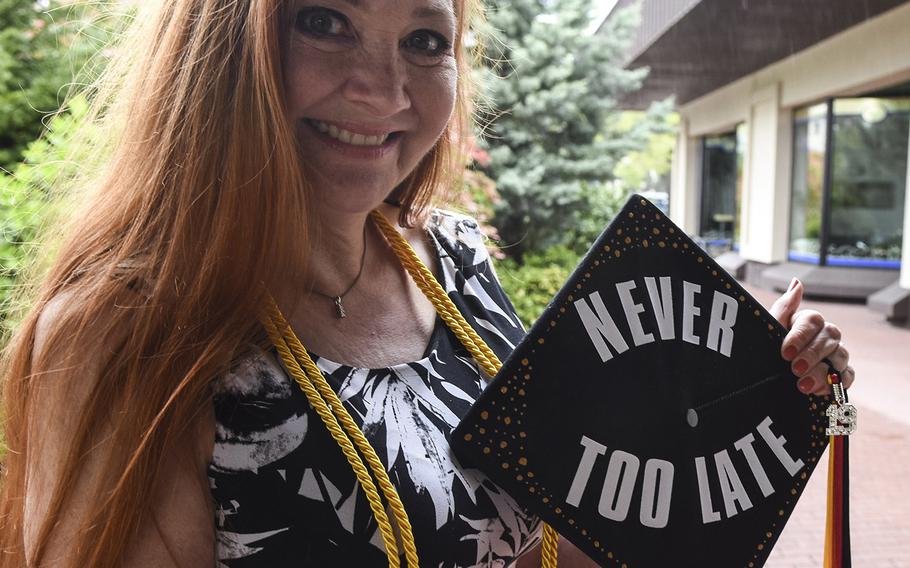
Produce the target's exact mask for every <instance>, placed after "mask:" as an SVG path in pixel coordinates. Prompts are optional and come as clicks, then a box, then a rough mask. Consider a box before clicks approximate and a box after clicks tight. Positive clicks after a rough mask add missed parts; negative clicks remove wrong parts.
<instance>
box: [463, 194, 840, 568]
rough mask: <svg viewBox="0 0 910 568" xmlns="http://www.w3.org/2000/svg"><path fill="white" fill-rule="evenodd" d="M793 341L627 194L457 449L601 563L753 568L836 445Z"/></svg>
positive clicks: (468, 422) (469, 420)
mask: <svg viewBox="0 0 910 568" xmlns="http://www.w3.org/2000/svg"><path fill="white" fill-rule="evenodd" d="M785 333H786V330H785V329H784V328H783V327H782V326H781V325H780V324H779V323H778V322H777V321H776V320H775V319H774V318H773V317H772V316H771V315H770V314H769V313H768V312H767V311H766V310H765V309H764V308H763V307H762V306H761V305H760V304H759V303H758V302H756V301H755V299H754V298H752V296H750V295H749V294H748V292H746V291H745V290H744V289H743V288H742V287H741V286H740V285H739V284H738V283H737V282H736V280H735V279H733V278H732V277H731V276H730V275H729V274H727V273H726V272H725V271H724V270H723V269H721V268H720V267H719V266H718V265H717V263H716V262H714V260H713V259H712V258H711V257H710V256H708V255H707V254H706V253H705V252H704V251H703V250H701V249H700V248H699V247H698V246H696V245H695V244H694V243H693V242H692V240H691V239H689V238H688V237H687V236H686V235H685V234H684V233H683V232H682V231H681V230H680V229H679V228H678V227H676V226H675V225H674V224H673V223H672V222H671V221H670V220H669V219H668V218H667V217H666V216H665V215H664V214H663V213H661V212H660V211H659V210H658V209H657V208H656V207H654V206H653V205H652V204H651V203H649V202H648V201H647V200H645V199H643V198H642V197H640V196H633V197H632V198H631V199H630V200H629V202H628V203H627V204H626V205H625V207H624V208H623V210H622V211H621V212H620V213H619V215H618V216H617V217H616V219H615V220H614V221H613V222H612V223H611V224H610V226H609V227H608V228H607V230H606V231H604V233H603V234H602V235H601V236H600V238H599V239H598V240H597V242H596V243H595V244H594V246H593V247H592V248H591V250H590V251H589V252H588V254H587V255H586V256H585V258H584V260H583V261H582V262H581V263H580V264H579V266H578V268H577V269H576V270H575V272H574V273H573V274H572V277H571V278H570V279H569V280H568V282H567V283H566V284H565V285H564V286H563V288H562V290H560V292H559V294H557V296H556V297H555V298H554V299H553V301H552V302H551V303H550V304H549V306H547V309H546V311H545V312H544V314H543V315H542V316H541V317H540V319H539V320H538V321H537V322H536V323H535V324H534V326H533V327H532V329H531V331H530V333H529V334H528V336H527V337H526V338H525V340H524V341H523V342H522V343H521V344H520V345H519V346H518V347H517V348H516V349H515V351H514V352H513V353H512V355H511V356H510V357H509V359H508V360H507V361H506V362H505V363H504V365H503V367H502V370H501V372H500V373H499V374H498V375H497V376H496V377H495V379H494V380H493V381H492V383H491V384H490V385H489V387H488V388H487V389H486V390H485V391H484V393H483V395H482V396H481V397H480V399H479V400H478V401H477V402H476V404H475V405H474V406H473V407H472V409H471V411H470V412H469V414H468V415H467V416H466V417H465V419H464V420H463V421H462V422H461V424H459V426H458V428H457V429H456V430H455V432H453V436H452V445H453V447H454V449H455V451H456V455H457V456H458V457H459V459H460V460H461V461H462V463H464V464H465V465H471V466H476V467H478V468H480V469H482V470H483V471H485V472H486V473H487V474H488V475H489V476H490V477H491V478H492V479H493V480H494V481H496V482H497V483H498V484H500V485H501V486H502V487H503V488H504V489H505V490H506V491H507V492H508V493H510V494H511V495H512V496H513V497H514V498H515V499H516V500H517V501H518V502H519V503H521V504H522V505H523V506H525V507H526V508H527V509H529V510H531V511H533V512H535V513H537V514H538V515H540V516H541V517H542V518H543V520H544V521H546V522H547V523H549V524H550V525H551V526H552V527H553V528H555V529H556V530H557V531H558V532H559V533H560V534H562V535H563V536H564V537H565V538H567V539H568V540H570V541H572V542H573V543H574V544H575V545H576V546H578V547H579V548H580V549H581V550H583V551H585V552H586V553H587V554H588V555H590V556H591V557H592V558H593V559H594V560H596V561H597V562H599V563H600V564H601V565H602V566H617V567H620V566H622V567H623V568H625V567H628V568H637V567H645V568H647V567H663V566H700V567H702V566H723V567H737V566H742V567H750V568H754V567H758V566H761V565H762V564H763V563H764V561H765V560H766V559H767V557H768V554H769V552H770V550H771V547H772V546H773V545H774V543H775V541H776V540H777V538H778V537H779V536H780V533H781V531H782V530H783V527H784V524H785V523H786V521H787V518H788V517H789V515H790V513H791V511H792V510H793V507H794V506H795V505H796V501H797V499H798V498H799V495H800V493H801V492H802V490H803V488H804V487H805V486H806V482H807V480H808V478H809V475H810V474H811V472H812V470H813V469H814V467H815V465H816V464H817V462H818V459H819V456H820V455H821V453H822V451H823V450H824V448H825V446H826V444H827V438H826V436H825V426H826V422H827V421H826V419H825V414H824V413H825V408H826V406H827V403H826V401H825V399H824V398H818V397H813V396H806V395H803V394H801V393H800V392H799V391H798V390H797V389H796V384H795V381H796V379H795V377H794V376H793V375H792V374H791V373H790V368H789V364H788V363H787V362H786V361H784V360H783V359H782V357H781V355H780V348H781V342H782V340H783V336H784V334H785Z"/></svg>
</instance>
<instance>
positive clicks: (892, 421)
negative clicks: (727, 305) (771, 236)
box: [749, 288, 910, 568]
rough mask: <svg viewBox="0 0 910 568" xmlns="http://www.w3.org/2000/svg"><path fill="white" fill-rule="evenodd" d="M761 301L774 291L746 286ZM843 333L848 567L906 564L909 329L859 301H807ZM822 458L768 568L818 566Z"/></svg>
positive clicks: (909, 561)
mask: <svg viewBox="0 0 910 568" xmlns="http://www.w3.org/2000/svg"><path fill="white" fill-rule="evenodd" d="M749 291H750V292H751V293H752V294H753V295H754V296H755V297H756V298H757V299H758V300H759V301H761V302H762V303H763V304H764V305H765V306H770V305H771V303H772V302H773V301H774V298H776V294H774V293H771V292H768V291H766V290H758V289H754V288H750V289H749ZM804 307H806V308H812V309H816V310H818V311H820V312H822V313H823V314H824V315H825V317H826V319H828V320H830V321H833V322H835V323H837V325H838V326H839V327H840V328H841V329H842V330H843V332H844V345H845V346H846V347H847V348H848V349H849V351H850V364H851V366H852V367H853V368H854V369H856V375H857V379H856V385H855V386H854V387H853V388H851V390H850V401H851V402H852V403H853V404H855V405H856V407H857V410H858V412H859V419H858V424H859V430H858V431H857V433H856V434H854V435H853V436H852V437H851V440H850V525H851V544H852V552H853V566H855V567H856V568H910V483H908V477H910V412H908V411H907V410H906V409H907V408H908V405H910V329H907V328H900V327H895V326H892V325H890V324H888V323H887V322H885V321H884V319H883V318H882V317H881V316H880V315H878V314H875V313H872V312H871V311H869V310H868V309H866V307H865V306H863V305H857V304H841V303H829V302H811V301H806V302H804ZM826 483H827V460H822V463H820V464H819V466H818V468H817V469H816V471H815V472H814V473H813V475H812V478H811V480H810V481H809V484H808V485H807V486H806V490H805V492H804V493H803V495H802V498H801V499H800V501H799V503H798V504H797V506H796V509H795V510H794V512H793V516H791V517H790V521H789V522H788V523H787V527H786V528H785V529H784V532H783V534H782V535H781V537H780V540H779V541H778V543H777V545H776V546H775V547H774V550H773V551H772V553H771V556H770V558H769V559H768V562H767V563H766V565H765V566H767V568H821V567H822V548H823V543H824V526H825V524H824V523H825V492H826Z"/></svg>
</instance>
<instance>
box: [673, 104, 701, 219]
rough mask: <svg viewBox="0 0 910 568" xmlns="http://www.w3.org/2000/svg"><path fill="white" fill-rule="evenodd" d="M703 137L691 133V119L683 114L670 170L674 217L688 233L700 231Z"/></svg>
mask: <svg viewBox="0 0 910 568" xmlns="http://www.w3.org/2000/svg"><path fill="white" fill-rule="evenodd" d="M700 170H701V140H700V139H699V138H695V137H692V136H690V135H689V121H688V120H687V119H686V118H685V117H680V120H679V132H678V134H677V135H676V149H675V151H674V152H673V163H672V170H671V172H670V219H672V220H673V222H674V223H676V224H677V225H679V227H680V228H681V229H682V230H683V231H685V232H686V233H690V234H693V233H695V232H696V231H697V230H698V225H697V223H698V204H699V200H698V198H699V193H698V191H689V188H693V187H698V183H699V180H700V178H701V171H700Z"/></svg>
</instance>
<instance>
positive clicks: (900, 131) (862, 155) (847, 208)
mask: <svg viewBox="0 0 910 568" xmlns="http://www.w3.org/2000/svg"><path fill="white" fill-rule="evenodd" d="M908 140H910V98H843V99H832V100H830V101H828V102H826V103H823V104H820V105H815V106H812V107H808V108H805V109H800V110H798V111H797V112H796V116H795V124H794V156H793V186H792V207H791V219H790V259H791V260H796V261H803V262H812V263H817V264H823V265H832V266H865V267H879V268H899V267H900V258H901V242H902V238H903V234H902V232H903V218H904V199H905V198H906V184H907V150H908V148H907V146H908ZM829 148H830V151H829Z"/></svg>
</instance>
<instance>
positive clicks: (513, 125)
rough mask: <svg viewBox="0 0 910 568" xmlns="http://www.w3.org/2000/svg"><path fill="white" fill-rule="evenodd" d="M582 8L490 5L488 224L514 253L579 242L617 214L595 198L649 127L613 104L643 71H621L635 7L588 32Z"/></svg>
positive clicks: (562, 3) (553, 2)
mask: <svg viewBox="0 0 910 568" xmlns="http://www.w3.org/2000/svg"><path fill="white" fill-rule="evenodd" d="M590 8H591V0H495V1H493V2H492V3H491V9H490V11H489V14H488V17H489V25H490V27H491V31H490V35H492V36H493V38H494V40H493V41H492V42H491V47H490V49H488V52H489V53H488V56H489V58H490V61H489V63H488V72H487V77H488V78H491V76H492V79H493V80H488V81H485V83H486V85H487V91H488V93H489V96H490V99H491V100H492V104H493V105H494V106H495V110H493V111H491V112H489V113H488V115H487V116H486V117H485V119H486V122H487V124H488V127H487V129H486V141H487V144H488V146H489V154H490V156H491V158H492V163H491V165H490V166H489V168H488V171H489V174H490V176H491V177H492V178H493V179H494V180H495V181H496V184H497V190H498V191H499V193H500V195H501V196H502V202H501V203H500V204H499V206H498V207H497V210H496V217H495V219H494V221H493V223H494V224H495V225H496V227H497V229H498V231H499V234H500V235H501V237H502V239H503V243H504V244H505V246H506V250H507V251H508V253H509V254H510V255H512V256H514V257H516V258H518V259H521V258H522V256H523V255H524V254H525V253H526V252H527V251H534V250H537V251H540V250H543V249H545V248H547V247H549V246H552V245H556V244H565V245H568V246H570V247H578V246H581V247H582V248H584V247H586V246H587V245H588V244H589V243H590V239H591V238H592V237H593V236H596V234H597V231H599V229H600V228H602V227H603V224H604V222H605V221H607V220H609V218H610V217H611V216H612V215H613V214H614V213H615V211H616V210H615V209H612V210H609V209H603V207H605V206H607V205H609V204H610V203H612V202H613V201H616V200H615V199H611V198H605V197H604V196H603V195H601V194H602V193H603V192H604V191H607V190H606V189H605V188H606V187H608V185H609V184H608V182H610V180H612V179H613V171H614V168H615V167H616V165H617V163H618V162H619V160H620V158H621V157H622V156H623V155H625V154H627V153H629V152H632V151H635V150H640V149H642V148H643V147H644V146H645V145H646V143H647V140H648V139H649V135H650V133H651V132H652V130H653V129H654V128H655V124H654V121H651V120H643V121H639V122H638V123H636V125H635V127H634V128H631V129H626V128H623V125H622V124H620V122H621V121H620V113H619V112H618V111H617V108H616V101H617V99H619V98H620V97H621V96H622V95H623V94H624V93H626V92H629V91H631V90H633V89H636V88H638V87H639V85H640V83H641V80H642V79H643V77H644V75H645V72H644V71H641V70H635V71H629V70H625V69H623V68H622V59H623V55H624V48H625V46H626V45H627V43H628V41H629V40H630V37H631V33H632V31H633V30H634V26H635V25H636V21H637V13H636V12H634V11H631V10H626V11H623V12H621V13H620V14H618V15H616V16H614V17H611V18H610V19H609V20H608V21H607V22H606V23H605V24H604V28H603V29H601V30H600V31H599V32H598V33H596V34H592V33H587V30H588V29H589V28H590V25H591V22H590V17H589V13H590ZM665 110H666V109H665V108H663V107H662V108H660V109H656V110H654V111H653V112H650V113H649V114H648V116H649V117H650V116H653V117H658V116H659V115H660V114H661V113H662V112H665ZM592 224H594V225H599V227H598V228H597V230H596V231H594V232H593V234H590V233H591V231H590V230H586V229H585V226H587V225H592Z"/></svg>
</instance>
